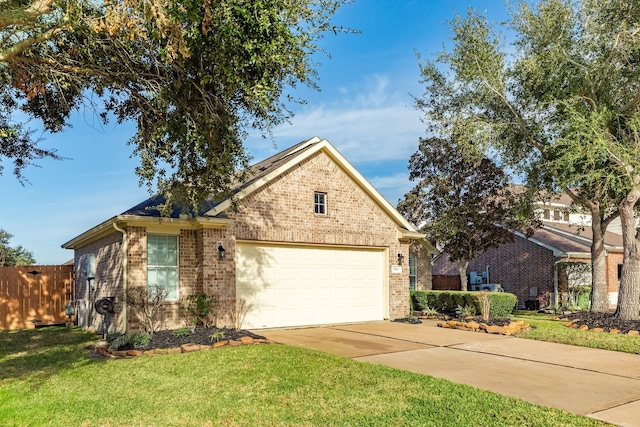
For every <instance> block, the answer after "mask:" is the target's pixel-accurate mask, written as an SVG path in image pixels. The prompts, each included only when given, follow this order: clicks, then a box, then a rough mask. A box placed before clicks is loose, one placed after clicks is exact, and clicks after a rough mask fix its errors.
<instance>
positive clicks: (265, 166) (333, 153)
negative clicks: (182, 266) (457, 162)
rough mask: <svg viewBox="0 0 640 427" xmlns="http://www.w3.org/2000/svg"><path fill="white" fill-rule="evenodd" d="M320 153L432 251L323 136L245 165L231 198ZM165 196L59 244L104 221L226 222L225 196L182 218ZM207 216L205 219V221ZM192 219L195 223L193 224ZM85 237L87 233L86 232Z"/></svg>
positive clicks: (405, 233) (402, 234) (405, 234)
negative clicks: (166, 211)
mask: <svg viewBox="0 0 640 427" xmlns="http://www.w3.org/2000/svg"><path fill="white" fill-rule="evenodd" d="M318 153H324V154H326V155H327V156H329V157H330V158H331V159H332V160H333V161H334V162H335V163H336V164H337V165H338V166H339V167H340V168H341V169H342V170H343V171H344V172H345V173H346V174H347V175H348V176H349V177H350V178H351V179H353V181H354V182H355V183H356V184H357V185H358V186H359V187H360V188H361V189H362V190H363V191H364V192H365V193H366V194H367V195H368V196H369V197H370V198H371V199H372V200H373V201H374V202H375V203H376V204H377V205H378V206H379V207H380V208H381V209H382V210H383V211H384V212H385V214H386V215H387V216H388V217H389V218H390V219H391V220H393V221H394V222H395V224H396V225H397V227H398V238H399V239H407V240H419V241H421V242H422V244H423V246H425V248H427V249H428V250H429V251H430V252H432V253H436V252H437V251H436V249H435V248H434V247H433V246H432V245H431V244H430V243H429V242H427V241H426V239H425V235H424V234H421V233H419V232H418V231H417V230H416V229H415V228H414V227H413V226H412V225H411V224H410V223H409V222H408V221H407V220H406V219H405V218H404V217H403V216H402V215H401V214H400V213H399V212H398V211H397V210H396V209H395V208H394V207H393V206H392V205H391V204H390V203H389V202H388V201H387V200H386V199H385V198H384V197H383V196H382V195H381V194H380V192H378V190H376V189H375V188H374V187H373V186H372V185H371V184H370V183H369V182H368V181H367V180H366V179H365V178H364V177H363V176H362V175H361V174H360V173H359V172H358V171H357V170H356V169H355V168H354V167H353V166H352V165H351V163H349V162H348V161H347V160H346V159H345V158H344V156H342V154H340V153H339V152H338V150H337V149H336V148H335V147H334V146H333V145H331V143H329V141H327V140H326V139H320V138H318V137H317V136H316V137H313V138H311V139H308V140H305V141H302V142H300V143H298V144H296V145H294V146H292V147H290V148H287V149H286V150H284V151H281V152H279V153H277V154H274V155H273V156H271V157H269V158H267V159H265V160H262V161H261V162H258V163H256V164H254V165H253V166H251V167H249V168H248V170H246V171H244V172H245V179H244V180H243V181H239V182H238V183H237V184H236V186H235V187H234V188H233V190H232V192H233V194H234V199H235V200H237V201H241V200H242V199H243V198H244V197H246V196H247V195H249V194H251V193H253V192H254V191H257V190H259V189H260V188H262V187H263V186H265V185H267V184H268V183H270V182H272V181H273V180H275V179H276V178H278V177H279V176H281V175H282V174H284V173H285V172H287V171H288V170H290V169H292V168H293V167H295V166H297V165H298V164H300V163H301V162H302V161H304V160H306V159H308V158H310V157H311V156H313V155H315V154H318ZM164 202H165V199H164V197H162V196H153V197H150V198H149V199H147V200H145V201H143V202H142V203H139V204H137V205H136V206H133V207H132V208H130V209H128V210H126V211H125V212H123V213H122V214H120V215H117V216H116V217H113V218H111V219H109V220H107V221H105V222H104V223H103V224H101V225H99V226H96V227H94V228H93V229H91V230H89V231H87V232H85V233H83V234H82V235H80V236H78V237H76V238H74V239H72V240H71V241H69V242H67V243H65V244H64V245H62V247H63V248H67V249H73V248H74V247H76V246H77V243H78V241H79V240H86V238H85V237H83V236H85V235H86V234H87V233H91V232H92V230H94V229H95V228H101V229H110V231H112V230H111V229H112V226H111V225H109V224H108V223H112V222H114V221H116V222H120V223H122V222H127V221H132V220H133V221H135V222H141V221H144V220H145V219H146V220H147V221H153V220H154V219H155V223H157V222H167V221H170V222H173V223H175V224H178V223H183V222H184V223H185V224H186V223H189V224H191V226H192V227H206V226H209V227H216V228H217V227H221V226H224V225H226V224H227V223H228V222H227V221H228V220H227V219H226V215H225V211H226V210H227V209H229V208H230V207H231V206H232V200H231V199H230V198H229V199H225V200H222V201H218V202H216V201H214V200H208V201H207V202H206V203H205V206H204V208H203V209H202V210H201V211H200V212H198V215H196V216H195V218H191V219H184V218H182V217H181V215H180V212H181V211H180V210H179V209H178V208H176V207H174V208H173V209H172V212H171V214H170V216H169V217H168V218H166V217H162V215H161V214H160V211H159V210H158V209H157V206H158V205H160V204H162V203H164ZM207 220H208V221H207ZM194 223H195V225H194ZM86 237H88V236H86ZM81 238H82V239H81Z"/></svg>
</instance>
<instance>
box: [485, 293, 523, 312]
mask: <svg viewBox="0 0 640 427" xmlns="http://www.w3.org/2000/svg"><path fill="white" fill-rule="evenodd" d="M488 297H489V304H490V305H491V311H490V313H491V317H508V316H509V315H510V314H511V313H512V312H513V309H514V308H515V306H516V303H517V302H518V297H517V296H515V295H514V294H509V293H506V292H489V293H488Z"/></svg>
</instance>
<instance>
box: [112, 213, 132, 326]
mask: <svg viewBox="0 0 640 427" xmlns="http://www.w3.org/2000/svg"><path fill="white" fill-rule="evenodd" d="M113 228H115V229H116V231H119V232H120V233H122V318H123V319H124V330H125V332H126V331H127V330H128V329H129V319H128V318H127V299H126V295H127V282H128V278H129V274H128V265H129V262H128V259H127V258H128V257H127V253H128V252H129V236H128V235H127V232H126V230H124V229H122V228H120V227H118V224H117V223H115V222H114V223H113Z"/></svg>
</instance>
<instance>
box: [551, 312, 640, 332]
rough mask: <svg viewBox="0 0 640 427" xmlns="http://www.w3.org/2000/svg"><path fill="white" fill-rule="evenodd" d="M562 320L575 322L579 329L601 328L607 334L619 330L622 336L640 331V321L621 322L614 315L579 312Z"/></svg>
mask: <svg viewBox="0 0 640 427" xmlns="http://www.w3.org/2000/svg"><path fill="white" fill-rule="evenodd" d="M562 318H563V319H567V320H568V321H571V322H573V323H574V324H575V325H577V327H580V326H583V325H585V326H587V327H589V329H596V328H601V329H603V330H605V331H607V332H610V331H611V330H618V331H619V333H621V334H627V333H629V331H640V320H620V319H617V318H615V317H614V316H613V313H592V312H590V311H579V312H575V313H572V314H568V315H566V316H563V317H562Z"/></svg>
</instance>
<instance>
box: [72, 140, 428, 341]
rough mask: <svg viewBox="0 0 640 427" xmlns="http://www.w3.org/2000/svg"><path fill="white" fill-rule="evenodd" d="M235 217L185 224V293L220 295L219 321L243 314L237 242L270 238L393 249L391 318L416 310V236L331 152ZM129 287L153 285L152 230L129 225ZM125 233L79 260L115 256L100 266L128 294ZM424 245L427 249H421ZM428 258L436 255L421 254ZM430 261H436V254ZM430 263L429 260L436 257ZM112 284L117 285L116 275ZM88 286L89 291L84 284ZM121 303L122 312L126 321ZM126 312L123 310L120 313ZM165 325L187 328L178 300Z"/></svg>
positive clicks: (423, 282)
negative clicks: (317, 202)
mask: <svg viewBox="0 0 640 427" xmlns="http://www.w3.org/2000/svg"><path fill="white" fill-rule="evenodd" d="M316 191H320V192H324V193H326V194H327V206H328V209H327V214H326V215H317V214H315V213H314V192H316ZM228 215H229V217H230V218H232V219H233V220H234V221H233V222H232V224H231V225H229V226H228V227H226V228H224V229H201V230H181V231H180V234H179V243H178V244H179V266H180V270H179V281H180V290H179V295H180V298H181V299H182V300H184V298H186V297H187V296H188V295H190V294H193V293H196V292H199V291H204V292H205V293H207V294H209V295H214V296H216V297H217V298H218V300H219V304H218V309H217V324H218V325H219V326H222V325H226V326H234V324H235V317H236V314H237V309H236V306H237V304H238V303H239V302H238V301H236V294H235V288H236V285H235V263H234V259H235V247H236V240H255V241H266V242H288V243H311V244H327V245H345V246H362V247H374V248H381V249H387V253H388V254H389V259H388V271H389V272H390V274H389V279H388V282H389V317H390V318H392V319H394V318H399V317H404V316H405V315H407V314H408V312H409V266H408V255H409V244H410V242H409V241H399V240H398V235H397V234H398V227H397V225H396V224H395V222H393V221H392V220H391V219H389V218H388V216H387V214H386V213H385V212H384V211H383V209H382V208H381V207H380V206H379V205H377V204H376V203H375V202H374V201H373V200H372V199H371V198H370V197H369V196H368V195H366V193H365V192H364V191H363V189H362V188H360V187H359V186H358V185H357V184H356V183H355V182H354V181H353V180H352V179H351V178H350V177H349V176H348V175H347V174H346V173H345V172H344V171H343V170H342V169H340V168H339V166H338V165H337V164H335V163H334V162H333V161H332V160H331V159H330V158H329V157H328V156H327V155H326V154H324V153H318V154H316V155H314V156H312V157H310V158H309V159H307V160H305V161H304V162H302V163H301V164H300V165H298V166H297V167H294V168H292V169H291V170H289V171H288V172H287V173H285V174H283V175H281V176H280V177H278V178H277V179H275V180H274V181H272V182H270V183H269V184H267V185H265V186H264V187H262V188H261V189H260V190H259V191H256V192H254V193H252V194H250V195H249V196H247V197H245V198H244V199H243V200H242V201H241V203H240V205H239V208H238V211H237V212H228ZM126 231H127V234H128V246H127V271H128V282H127V287H129V288H132V287H136V286H146V283H147V272H146V269H147V264H146V263H147V260H146V245H147V238H146V237H147V232H148V231H147V229H146V228H144V227H127V229H126ZM121 236H122V235H121V234H120V233H113V234H112V235H110V236H109V238H108V239H106V238H105V239H101V240H100V241H97V242H94V243H92V244H91V245H88V246H86V247H84V248H82V249H81V250H76V257H77V259H76V265H83V264H82V260H81V259H79V258H82V257H83V256H84V254H86V253H88V252H91V251H99V252H100V258H99V259H100V260H102V259H103V258H104V260H107V259H109V260H110V261H108V263H109V266H105V265H104V264H103V262H107V261H99V265H98V270H100V271H103V269H104V268H107V269H111V271H112V273H110V274H113V275H116V276H117V275H120V279H119V280H118V281H117V283H118V288H117V289H113V290H110V291H109V292H111V293H114V295H117V296H118V301H121V300H122V298H123V297H124V294H123V290H122V280H121V275H122V259H121V239H122V237H121ZM219 245H222V246H223V247H224V248H225V252H226V257H225V259H219V256H218V246H219ZM416 250H417V251H420V250H423V249H420V248H417V249H416ZM399 252H401V253H402V254H403V255H404V265H403V268H402V273H401V274H393V273H391V266H392V265H395V264H397V263H398V257H397V254H398V253H399ZM421 258H422V259H423V260H424V259H428V258H429V257H426V258H424V257H421ZM428 261H430V260H428ZM428 261H427V262H428ZM418 271H419V279H418V286H419V288H421V289H427V288H428V287H429V286H430V277H431V269H430V266H427V264H425V263H424V261H422V263H419V264H418ZM109 281H110V282H113V283H116V282H115V281H113V280H111V279H109ZM78 290H79V292H82V289H81V288H79V289H78ZM119 307H120V306H119V305H118V304H116V311H117V313H116V317H117V318H118V319H119V321H120V319H121V317H122V316H121V310H120V308H119ZM118 310H120V311H118ZM127 317H128V321H129V325H128V328H129V329H130V330H139V329H141V323H140V321H139V319H137V317H136V316H135V314H134V313H133V312H131V310H130V312H129V313H127ZM162 317H163V319H164V322H163V324H162V327H163V328H176V327H180V326H184V325H185V322H186V318H185V317H184V315H183V314H182V313H181V310H180V304H179V303H178V302H166V303H165V304H164V305H163V307H162Z"/></svg>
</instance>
